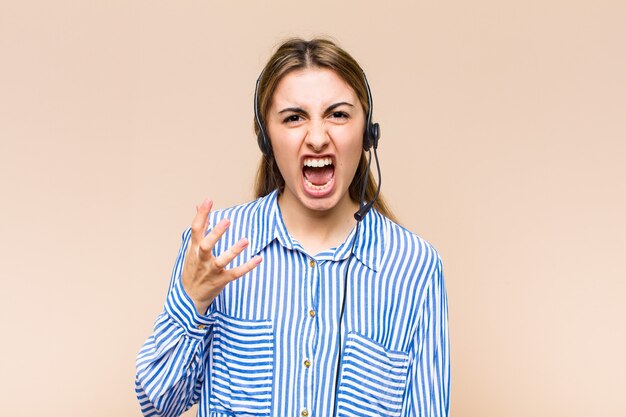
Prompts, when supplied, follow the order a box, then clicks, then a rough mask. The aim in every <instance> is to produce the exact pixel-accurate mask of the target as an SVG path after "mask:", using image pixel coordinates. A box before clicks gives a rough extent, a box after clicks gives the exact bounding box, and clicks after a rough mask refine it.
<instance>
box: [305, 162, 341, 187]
mask: <svg viewBox="0 0 626 417" xmlns="http://www.w3.org/2000/svg"><path fill="white" fill-rule="evenodd" d="M302 174H303V175H304V182H305V184H306V185H307V187H309V188H310V189H311V190H315V191H323V190H325V189H327V188H328V187H329V186H330V185H331V184H332V182H333V179H334V178H335V165H333V161H332V159H331V158H306V159H305V160H304V166H303V167H302Z"/></svg>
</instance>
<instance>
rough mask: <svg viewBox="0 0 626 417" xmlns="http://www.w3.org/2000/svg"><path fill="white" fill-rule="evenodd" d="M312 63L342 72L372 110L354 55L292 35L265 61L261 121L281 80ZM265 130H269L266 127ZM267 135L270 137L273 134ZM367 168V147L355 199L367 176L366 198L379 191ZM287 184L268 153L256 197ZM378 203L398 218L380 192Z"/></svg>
mask: <svg viewBox="0 0 626 417" xmlns="http://www.w3.org/2000/svg"><path fill="white" fill-rule="evenodd" d="M311 67H321V68H328V69H331V70H333V71H334V72H335V73H336V74H337V75H339V76H340V77H341V78H342V79H343V80H344V81H345V82H346V83H347V84H348V85H349V86H350V87H352V89H353V90H354V92H355V93H356V95H357V98H358V100H359V102H360V103H361V106H362V107H363V110H364V112H365V113H366V114H367V112H368V111H369V103H368V99H367V98H368V95H367V86H366V80H365V75H364V73H363V71H362V70H361V67H360V66H359V64H358V63H357V62H356V61H355V60H354V58H352V57H351V56H350V54H348V53H347V52H346V51H345V50H343V49H342V48H340V47H339V46H337V45H336V44H335V43H334V42H332V41H330V40H328V39H323V38H315V39H311V40H310V41H305V40H303V39H300V38H292V39H289V40H287V41H285V42H284V43H283V44H282V45H280V46H279V47H278V49H277V50H276V52H275V53H274V55H272V57H271V58H270V60H269V61H268V63H267V64H266V65H265V68H264V69H263V73H262V75H261V78H260V79H259V84H258V91H257V95H258V103H255V105H256V106H258V112H259V116H260V118H261V122H262V121H263V120H267V112H268V110H269V108H270V106H271V104H272V97H273V95H274V91H275V90H276V87H277V86H278V83H279V82H280V80H281V79H282V78H283V77H284V76H285V75H287V74H288V73H289V72H291V71H294V70H298V69H304V68H311ZM254 130H255V133H256V134H257V136H258V135H259V131H260V129H259V126H258V124H257V123H256V120H255V124H254ZM264 131H265V132H267V130H266V129H265V128H264ZM266 139H267V140H269V138H266ZM366 172H367V158H366V156H365V151H363V152H362V153H361V159H360V161H359V165H358V167H357V170H356V172H355V174H354V178H353V179H352V183H351V184H350V187H349V188H348V192H349V194H350V198H351V199H352V201H354V202H357V203H358V202H360V199H361V187H362V184H363V181H364V180H366V181H367V183H366V186H365V201H371V200H372V199H373V198H374V195H375V194H376V188H377V187H376V183H375V181H374V177H373V175H372V173H371V172H370V173H369V175H368V176H367V179H365V178H364V177H365V173H366ZM284 186H285V180H284V178H283V176H282V174H281V173H280V170H279V169H278V165H277V164H276V160H275V159H274V156H273V155H272V154H269V155H268V154H264V155H263V158H262V159H261V162H260V163H259V168H258V170H257V176H256V181H255V185H254V192H255V195H256V197H257V198H258V197H263V196H266V195H268V194H269V193H271V192H272V191H274V190H276V189H282V188H283V187H284ZM374 207H375V208H376V210H378V211H379V212H381V213H382V214H384V215H385V216H387V217H388V218H390V219H391V220H393V221H396V219H395V216H394V215H393V213H392V212H391V210H390V209H389V206H388V205H387V203H386V202H385V199H384V198H383V196H382V195H379V196H378V198H377V199H376V202H375V203H374Z"/></svg>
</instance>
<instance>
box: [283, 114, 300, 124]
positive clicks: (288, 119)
mask: <svg viewBox="0 0 626 417" xmlns="http://www.w3.org/2000/svg"><path fill="white" fill-rule="evenodd" d="M300 120H302V117H301V116H300V115H299V114H290V115H289V116H287V117H285V118H284V119H283V123H297V122H299V121H300Z"/></svg>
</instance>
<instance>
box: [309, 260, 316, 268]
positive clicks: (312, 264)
mask: <svg viewBox="0 0 626 417" xmlns="http://www.w3.org/2000/svg"><path fill="white" fill-rule="evenodd" d="M309 265H311V268H313V267H314V266H315V261H314V260H313V259H311V262H309Z"/></svg>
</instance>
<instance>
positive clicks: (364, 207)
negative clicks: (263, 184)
mask: <svg viewBox="0 0 626 417" xmlns="http://www.w3.org/2000/svg"><path fill="white" fill-rule="evenodd" d="M361 71H362V73H363V80H364V81H365V87H366V90H367V103H368V109H367V115H366V118H365V132H364V133H363V150H364V151H366V152H367V153H368V154H369V158H368V161H367V168H366V170H365V175H364V176H363V184H362V186H361V200H360V203H359V211H357V212H356V213H354V218H355V220H356V221H357V225H356V231H355V233H354V237H353V239H352V248H351V249H350V256H349V257H348V265H347V266H346V273H345V275H344V286H343V288H344V292H343V297H342V300H341V309H340V312H339V328H340V330H339V332H338V333H339V334H338V340H339V355H338V356H337V372H336V373H335V401H334V403H335V409H334V412H333V416H336V415H337V411H338V410H337V395H338V392H339V369H340V362H341V357H342V352H343V337H342V331H341V327H342V323H343V317H344V311H345V307H346V294H347V293H348V271H349V270H350V261H351V260H352V257H353V256H354V248H355V247H356V242H357V239H358V236H359V226H360V224H361V221H362V220H363V218H364V217H365V215H366V214H367V213H368V212H369V211H370V210H371V209H372V207H374V203H375V202H376V200H377V199H378V195H379V194H380V186H381V183H382V177H381V173H380V163H379V162H378V153H377V152H376V150H377V149H378V140H379V139H380V125H379V124H378V123H372V111H373V107H374V103H373V101H372V91H371V89H370V85H369V83H368V82H367V76H366V75H365V71H363V70H361ZM264 72H265V71H263V72H261V74H260V75H259V78H257V80H256V88H255V89H254V119H255V121H256V125H257V127H258V129H259V132H258V134H257V142H258V144H259V148H260V149H261V152H263V155H264V156H265V157H266V158H270V157H271V156H272V155H273V151H272V145H271V143H270V140H269V137H268V135H267V133H266V132H265V127H264V126H263V121H262V119H261V114H260V113H261V110H260V108H259V83H260V82H261V78H262V77H263V73H264ZM370 150H373V151H374V159H375V160H376V171H377V172H378V184H377V187H376V194H374V198H372V201H370V202H368V203H365V190H366V187H367V179H368V177H369V172H370V166H371V165H372V154H371V152H370Z"/></svg>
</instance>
